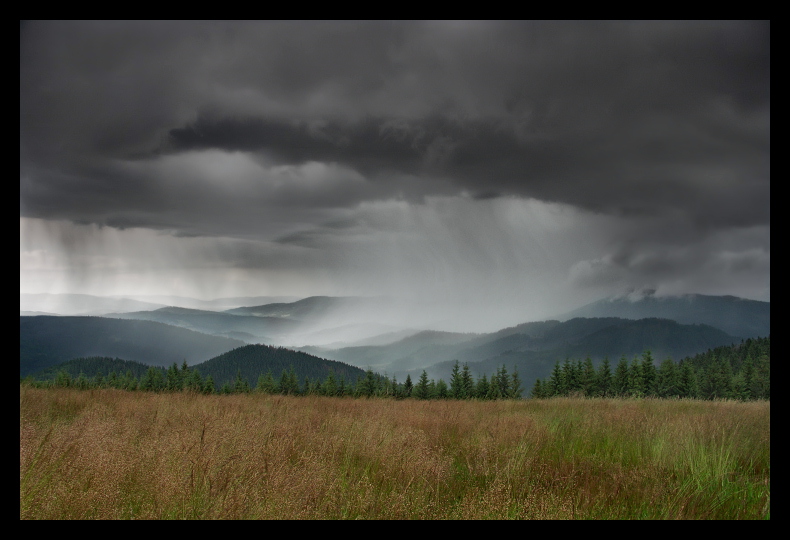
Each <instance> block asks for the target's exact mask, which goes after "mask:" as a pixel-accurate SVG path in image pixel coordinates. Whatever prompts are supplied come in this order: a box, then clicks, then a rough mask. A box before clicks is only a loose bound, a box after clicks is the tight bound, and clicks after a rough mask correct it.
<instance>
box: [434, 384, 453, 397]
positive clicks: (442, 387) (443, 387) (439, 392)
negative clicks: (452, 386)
mask: <svg viewBox="0 0 790 540" xmlns="http://www.w3.org/2000/svg"><path fill="white" fill-rule="evenodd" d="M448 397H450V393H449V391H448V388H447V383H446V382H444V380H443V379H439V380H438V381H436V399H447V398H448Z"/></svg>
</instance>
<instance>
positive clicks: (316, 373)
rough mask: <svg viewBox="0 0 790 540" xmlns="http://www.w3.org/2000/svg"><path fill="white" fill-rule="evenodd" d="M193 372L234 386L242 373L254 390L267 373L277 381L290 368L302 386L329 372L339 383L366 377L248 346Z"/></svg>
mask: <svg viewBox="0 0 790 540" xmlns="http://www.w3.org/2000/svg"><path fill="white" fill-rule="evenodd" d="M193 368H194V369H197V370H198V371H200V374H201V375H202V376H203V377H207V376H209V375H211V376H212V378H213V379H214V381H215V382H216V383H217V385H222V384H224V383H225V382H232V381H233V380H235V378H236V375H237V374H238V373H241V377H242V378H243V379H246V380H247V381H249V383H250V384H252V385H253V386H254V385H255V384H256V381H257V380H258V377H260V376H261V375H265V374H266V373H267V372H270V373H271V374H272V376H273V377H274V378H275V379H278V378H279V377H280V376H281V375H282V372H283V371H289V370H290V369H291V368H293V371H294V372H295V373H296V375H297V376H298V378H299V381H298V382H299V384H302V383H303V382H304V379H305V377H307V378H309V379H310V380H312V381H315V380H321V381H323V380H325V379H326V378H327V376H328V375H329V373H330V371H331V372H332V373H334V376H335V377H336V378H337V379H341V378H342V379H345V380H346V381H347V382H349V383H352V382H356V380H357V379H358V378H359V377H364V376H365V371H364V370H363V369H361V368H358V367H354V366H351V365H349V364H345V363H343V362H337V361H335V360H325V359H323V358H318V357H317V356H313V355H311V354H307V353H304V352H299V351H292V350H290V349H285V348H283V347H271V346H268V345H245V346H243V347H239V348H237V349H233V350H232V351H228V352H226V353H224V354H221V355H219V356H217V357H216V358H212V359H211V360H208V361H206V362H203V363H201V364H197V365H195V366H193Z"/></svg>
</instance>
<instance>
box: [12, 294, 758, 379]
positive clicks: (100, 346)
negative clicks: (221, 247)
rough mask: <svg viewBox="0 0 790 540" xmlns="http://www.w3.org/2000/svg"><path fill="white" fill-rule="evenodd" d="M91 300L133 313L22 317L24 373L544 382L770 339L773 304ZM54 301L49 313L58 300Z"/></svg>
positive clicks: (721, 299) (701, 299) (709, 300)
mask: <svg viewBox="0 0 790 540" xmlns="http://www.w3.org/2000/svg"><path fill="white" fill-rule="evenodd" d="M28 296H31V295H28ZM51 296H54V295H51ZM20 298H22V296H20ZM93 298H94V299H95V298H98V297H93ZM259 298H261V297H257V298H256V300H257V299H259ZM267 298H273V297H267ZM94 299H91V298H88V299H82V300H84V303H83V307H86V306H87V307H91V308H94V307H97V306H99V305H103V306H104V307H108V306H123V307H125V308H126V309H129V311H118V312H114V313H110V312H108V313H105V317H69V316H64V315H65V314H64V313H57V314H58V315H60V316H58V317H42V316H39V317H28V316H20V372H21V374H22V376H24V375H25V373H30V372H32V371H35V370H36V369H41V368H42V367H47V366H48V365H53V364H54V363H57V362H62V361H64V360H68V359H69V358H74V357H78V356H96V355H101V356H117V357H120V358H123V359H127V360H136V361H141V362H144V363H148V364H152V365H169V364H170V363H172V362H173V361H176V362H177V363H179V364H180V362H181V361H182V360H183V359H186V360H187V362H188V363H189V364H190V365H192V364H195V363H198V362H203V361H207V360H210V359H212V358H215V357H217V356H219V355H221V354H223V353H225V352H227V351H230V350H232V349H234V348H237V347H239V346H242V345H245V344H257V343H262V344H266V345H280V346H288V348H290V349H293V350H297V351H301V352H303V353H308V354H310V355H314V356H316V357H321V358H324V359H328V360H333V361H338V362H343V363H345V364H349V365H352V366H356V367H358V368H362V369H366V368H371V369H373V370H375V371H377V372H379V373H387V374H388V375H389V376H393V375H395V376H397V377H398V379H399V380H403V379H404V377H405V376H406V375H411V376H412V378H413V379H414V378H415V377H417V376H419V373H421V371H422V369H425V370H426V371H427V372H428V373H429V375H430V376H431V377H438V378H446V377H448V375H449V372H450V369H451V368H452V364H453V363H454V361H455V360H458V361H459V362H461V363H468V364H469V366H470V369H471V370H472V372H473V373H474V374H475V375H476V376H478V377H479V376H481V375H482V374H483V373H487V374H489V375H490V374H492V373H494V372H495V371H496V369H497V368H498V367H500V366H502V365H505V366H506V367H507V368H508V369H512V368H516V369H518V370H519V373H520V374H521V376H522V380H523V381H524V382H525V384H528V383H529V382H530V381H531V380H534V378H538V377H540V378H543V377H545V376H547V374H548V371H550V369H551V367H553V365H554V363H555V362H556V361H562V360H564V359H565V358H574V359H575V358H582V357H585V356H587V355H589V356H590V357H591V358H592V359H593V360H594V361H596V362H599V361H601V360H602V359H603V358H604V357H608V358H609V359H610V361H612V362H615V361H617V360H618V359H619V358H620V357H621V356H622V355H625V356H626V357H631V356H633V355H638V354H641V353H642V352H643V351H644V350H646V349H650V350H651V351H652V352H653V355H654V357H655V358H656V359H657V360H661V359H663V358H665V357H667V356H669V357H672V358H674V359H676V360H678V359H680V358H682V357H684V356H688V355H693V354H696V353H699V352H704V351H705V350H707V349H709V348H712V347H717V346H720V345H729V344H731V343H736V342H739V341H740V340H741V339H743V338H749V337H764V336H768V335H769V334H770V303H768V302H758V301H754V300H745V299H741V298H736V297H732V296H705V295H685V296H681V297H658V296H655V295H654V294H646V295H642V296H641V297H639V298H635V299H634V298H625V297H622V298H611V299H605V300H601V301H599V302H595V303H592V304H589V305H586V306H583V307H581V308H578V309H577V310H574V311H572V312H569V313H565V314H562V315H559V316H557V317H555V318H554V319H552V320H546V321H534V322H525V323H522V324H518V325H515V326H512V327H508V328H503V329H500V330H498V331H496V332H487V333H460V332H440V331H436V330H432V329H426V328H424V327H423V328H420V327H405V326H403V325H398V324H395V322H396V319H395V318H393V317H392V313H391V308H392V307H393V305H394V304H393V303H392V301H391V300H389V299H387V298H362V297H326V296H323V297H309V298H304V299H300V300H296V301H293V302H270V303H261V304H255V305H250V306H236V307H231V308H229V309H227V310H222V311H213V310H204V309H194V308H184V307H177V306H164V307H162V306H159V305H158V304H153V305H151V306H144V307H153V309H138V308H139V307H140V304H139V302H141V301H142V300H136V299H117V298H116V299H111V302H107V303H105V304H100V302H98V301H95V300H94ZM49 300H50V302H49V304H48V306H50V307H51V306H56V305H57V302H52V301H51V300H52V299H51V298H50V299H49ZM72 300H73V299H72ZM127 300H128V302H127ZM217 305H218V304H217ZM21 307H22V304H20V308H21ZM28 307H46V306H44V305H38V306H31V304H30V303H28ZM21 311H22V310H21V309H20V312H21ZM149 325H154V326H149ZM155 325H159V326H155Z"/></svg>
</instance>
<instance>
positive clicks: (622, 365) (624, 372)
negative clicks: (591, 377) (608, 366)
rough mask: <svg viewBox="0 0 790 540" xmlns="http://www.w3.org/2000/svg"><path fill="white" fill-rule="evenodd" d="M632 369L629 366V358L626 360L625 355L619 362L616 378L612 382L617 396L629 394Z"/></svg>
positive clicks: (615, 371)
mask: <svg viewBox="0 0 790 540" xmlns="http://www.w3.org/2000/svg"><path fill="white" fill-rule="evenodd" d="M630 371H631V369H630V368H629V367H628V360H626V358H625V355H623V356H621V357H620V361H619V362H617V367H616V368H615V370H614V380H613V381H612V384H613V386H614V395H616V396H621V397H622V396H627V395H628V393H629V391H630V379H631V373H630Z"/></svg>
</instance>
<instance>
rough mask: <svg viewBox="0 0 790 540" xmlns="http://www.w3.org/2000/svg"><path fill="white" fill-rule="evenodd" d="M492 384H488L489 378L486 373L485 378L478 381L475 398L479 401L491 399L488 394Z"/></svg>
mask: <svg viewBox="0 0 790 540" xmlns="http://www.w3.org/2000/svg"><path fill="white" fill-rule="evenodd" d="M490 386H491V385H490V384H488V377H487V376H486V374H485V373H483V376H482V377H480V378H479V379H478V380H477V385H476V386H475V396H476V397H477V398H478V399H489V397H488V392H489V389H490Z"/></svg>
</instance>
